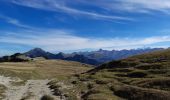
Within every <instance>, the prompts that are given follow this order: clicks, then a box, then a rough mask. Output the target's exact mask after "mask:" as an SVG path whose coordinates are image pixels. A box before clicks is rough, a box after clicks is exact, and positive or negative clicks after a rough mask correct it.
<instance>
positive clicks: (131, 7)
mask: <svg viewBox="0 0 170 100" xmlns="http://www.w3.org/2000/svg"><path fill="white" fill-rule="evenodd" d="M79 1H80V0H79ZM82 3H88V4H90V5H95V6H97V7H102V8H103V9H106V10H109V11H113V12H116V11H118V12H119V11H126V12H132V13H137V12H138V13H152V12H153V11H159V12H163V13H166V14H169V13H170V0H107V1H106V0H92V1H91V2H89V1H88V0H84V1H83V2H82Z"/></svg>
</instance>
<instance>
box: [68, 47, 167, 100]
mask: <svg viewBox="0 0 170 100" xmlns="http://www.w3.org/2000/svg"><path fill="white" fill-rule="evenodd" d="M70 82H72V84H73V85H74V87H73V89H74V90H75V91H76V92H75V94H78V95H79V98H81V99H85V100H122V99H130V100H154V99H155V100H169V99H170V49H168V50H163V51H158V52H153V53H148V54H143V55H138V56H134V57H130V58H127V59H123V60H119V61H112V62H109V63H106V64H103V65H101V66H99V67H98V68H95V69H93V70H90V71H88V72H87V73H84V74H81V75H76V76H75V77H73V78H72V79H71V80H70ZM75 94H72V95H75ZM74 98H76V97H74Z"/></svg>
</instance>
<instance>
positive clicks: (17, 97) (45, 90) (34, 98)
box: [0, 76, 61, 100]
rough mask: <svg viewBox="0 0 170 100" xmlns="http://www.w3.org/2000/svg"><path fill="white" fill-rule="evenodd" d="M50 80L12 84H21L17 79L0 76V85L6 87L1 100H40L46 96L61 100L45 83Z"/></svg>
mask: <svg viewBox="0 0 170 100" xmlns="http://www.w3.org/2000/svg"><path fill="white" fill-rule="evenodd" d="M49 81H50V80H28V81H26V82H25V84H14V83H16V82H22V80H20V79H17V78H15V79H14V78H10V77H4V76H0V84H2V85H4V86H5V87H7V89H6V92H5V93H4V95H5V98H4V99H3V100H41V98H42V97H43V96H44V95H48V96H50V97H52V98H55V99H54V100H61V99H60V97H57V96H54V95H53V92H52V90H50V89H49V86H48V85H47V83H48V82H49Z"/></svg>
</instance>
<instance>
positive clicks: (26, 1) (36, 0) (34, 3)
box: [10, 0, 134, 21]
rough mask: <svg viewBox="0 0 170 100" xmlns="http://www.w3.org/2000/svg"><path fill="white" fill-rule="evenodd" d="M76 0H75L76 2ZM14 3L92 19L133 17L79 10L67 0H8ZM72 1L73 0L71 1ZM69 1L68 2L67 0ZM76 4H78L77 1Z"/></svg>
mask: <svg viewBox="0 0 170 100" xmlns="http://www.w3.org/2000/svg"><path fill="white" fill-rule="evenodd" d="M76 1H77V0H75V3H76ZM10 2H12V3H14V4H17V5H21V6H26V7H32V8H37V9H43V10H49V11H56V12H64V13H67V14H70V15H71V16H75V15H76V16H81V17H87V18H93V19H100V20H110V21H115V20H128V21H132V20H134V19H132V18H129V17H122V16H115V15H112V14H102V13H97V12H92V11H86V10H80V9H78V8H73V7H70V6H68V4H67V2H69V1H67V0H63V1H59V0H12V1H10ZM73 2H74V1H73ZM77 2H78V1H77ZM69 3H70V2H69ZM77 5H79V4H78V3H77Z"/></svg>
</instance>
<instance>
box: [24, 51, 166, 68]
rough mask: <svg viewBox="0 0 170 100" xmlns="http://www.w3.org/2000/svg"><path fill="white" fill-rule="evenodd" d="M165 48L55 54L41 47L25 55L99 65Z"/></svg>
mask: <svg viewBox="0 0 170 100" xmlns="http://www.w3.org/2000/svg"><path fill="white" fill-rule="evenodd" d="M158 50H163V48H145V49H131V50H119V51H118V50H112V51H109V50H102V49H100V50H98V51H91V52H74V53H71V54H65V53H62V52H60V53H58V54H53V53H50V52H46V51H44V50H42V49H41V48H35V49H32V50H30V51H28V52H26V53H23V54H24V55H26V56H28V57H31V58H35V57H44V58H46V59H62V60H69V61H77V62H81V63H86V64H91V65H99V64H102V63H104V62H109V61H111V60H119V59H124V58H127V57H130V56H134V55H138V54H144V53H149V52H153V51H158Z"/></svg>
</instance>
